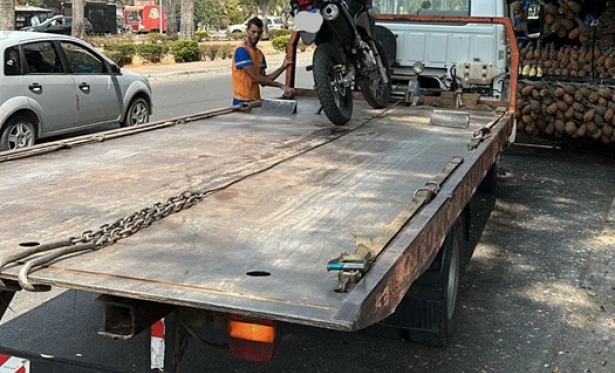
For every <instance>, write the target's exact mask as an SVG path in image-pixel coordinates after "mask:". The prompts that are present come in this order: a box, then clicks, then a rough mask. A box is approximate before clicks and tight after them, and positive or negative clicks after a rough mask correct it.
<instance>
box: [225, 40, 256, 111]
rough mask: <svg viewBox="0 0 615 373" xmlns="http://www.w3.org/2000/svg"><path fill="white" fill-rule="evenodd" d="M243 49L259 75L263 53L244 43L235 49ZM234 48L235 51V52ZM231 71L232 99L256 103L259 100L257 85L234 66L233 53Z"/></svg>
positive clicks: (246, 74)
mask: <svg viewBox="0 0 615 373" xmlns="http://www.w3.org/2000/svg"><path fill="white" fill-rule="evenodd" d="M241 47H243V48H244V49H245V50H246V51H247V52H248V54H249V55H250V59H251V60H252V64H253V65H254V69H255V70H256V73H257V74H260V73H261V69H262V66H261V63H262V61H263V53H262V52H261V51H260V49H258V48H257V49H253V48H250V47H249V46H248V45H246V43H245V42H243V43H242V44H240V45H239V46H237V48H241ZM237 48H235V51H237ZM231 69H232V70H231V71H232V81H233V92H234V93H233V98H235V99H237V100H242V101H258V100H260V99H261V91H260V87H259V85H258V83H256V82H254V81H252V78H250V75H248V73H246V72H245V71H244V70H243V69H240V68H238V67H237V66H236V61H235V53H233V64H232V67H231Z"/></svg>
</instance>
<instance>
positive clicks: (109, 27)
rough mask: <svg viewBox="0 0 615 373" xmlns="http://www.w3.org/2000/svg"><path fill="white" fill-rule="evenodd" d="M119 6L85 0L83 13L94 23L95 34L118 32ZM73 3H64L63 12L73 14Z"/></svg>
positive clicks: (67, 14) (68, 14) (93, 31)
mask: <svg viewBox="0 0 615 373" xmlns="http://www.w3.org/2000/svg"><path fill="white" fill-rule="evenodd" d="M116 9H117V7H116V5H115V4H109V3H98V2H90V1H88V2H85V4H84V10H83V15H84V17H85V18H87V19H88V20H89V21H90V23H91V24H92V33H94V34H117V32H118V27H120V28H121V27H122V26H123V25H118V21H117V10H116ZM72 11H73V10H72V4H71V3H62V14H64V15H65V16H72Z"/></svg>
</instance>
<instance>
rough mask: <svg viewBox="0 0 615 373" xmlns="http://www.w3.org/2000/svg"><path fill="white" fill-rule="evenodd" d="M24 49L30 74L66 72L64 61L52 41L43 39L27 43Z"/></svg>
mask: <svg viewBox="0 0 615 373" xmlns="http://www.w3.org/2000/svg"><path fill="white" fill-rule="evenodd" d="M23 51H24V56H25V58H26V65H27V66H28V73H29V74H61V73H64V67H63V66H62V61H61V60H60V57H59V56H58V54H57V53H56V49H55V47H54V45H53V43H52V42H50V41H43V42H36V43H30V44H26V45H24V46H23Z"/></svg>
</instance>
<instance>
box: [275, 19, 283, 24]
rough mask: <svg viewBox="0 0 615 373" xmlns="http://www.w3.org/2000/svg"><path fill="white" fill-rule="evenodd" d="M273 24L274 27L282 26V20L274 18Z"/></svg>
mask: <svg viewBox="0 0 615 373" xmlns="http://www.w3.org/2000/svg"><path fill="white" fill-rule="evenodd" d="M273 23H274V24H276V25H281V24H283V23H284V22H282V19H281V18H274V19H273Z"/></svg>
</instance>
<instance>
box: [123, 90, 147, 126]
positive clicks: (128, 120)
mask: <svg viewBox="0 0 615 373" xmlns="http://www.w3.org/2000/svg"><path fill="white" fill-rule="evenodd" d="M149 112H150V108H149V104H148V103H147V101H145V99H144V98H141V97H137V98H135V99H133V100H132V102H130V105H129V106H128V110H126V115H125V116H124V122H123V123H122V127H131V126H136V125H139V124H143V123H147V122H149Z"/></svg>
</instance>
